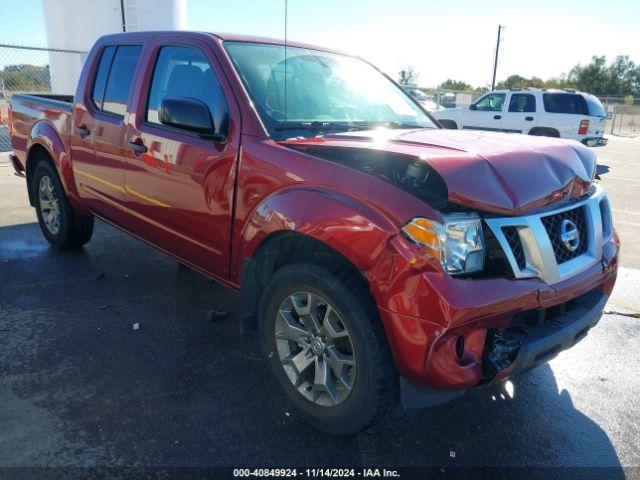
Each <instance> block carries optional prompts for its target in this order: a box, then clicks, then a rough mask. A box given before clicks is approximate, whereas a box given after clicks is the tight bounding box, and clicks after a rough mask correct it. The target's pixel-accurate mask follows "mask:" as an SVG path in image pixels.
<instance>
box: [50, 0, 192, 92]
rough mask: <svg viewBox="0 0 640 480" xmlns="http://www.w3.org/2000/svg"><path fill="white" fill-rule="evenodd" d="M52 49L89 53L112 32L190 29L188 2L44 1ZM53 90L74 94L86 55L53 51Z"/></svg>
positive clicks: (167, 0) (165, 0)
mask: <svg viewBox="0 0 640 480" xmlns="http://www.w3.org/2000/svg"><path fill="white" fill-rule="evenodd" d="M42 8H43V11H44V20H45V28H46V30H47V44H48V46H49V48H55V49H62V50H77V51H88V50H89V49H90V48H91V46H92V45H93V43H94V42H95V41H96V39H97V38H98V37H100V36H102V35H107V34H109V33H118V32H123V31H142V30H183V29H186V28H187V0H91V1H87V0H42ZM49 61H50V72H51V91H52V92H53V93H60V94H73V93H75V88H76V83H77V81H78V77H79V76H80V71H81V69H82V63H83V62H84V55H78V54H72V53H65V52H50V53H49Z"/></svg>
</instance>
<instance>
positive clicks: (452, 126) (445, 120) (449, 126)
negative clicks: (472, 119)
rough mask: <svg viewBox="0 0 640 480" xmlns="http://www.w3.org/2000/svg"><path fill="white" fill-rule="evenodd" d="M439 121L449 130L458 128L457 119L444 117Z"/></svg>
mask: <svg viewBox="0 0 640 480" xmlns="http://www.w3.org/2000/svg"><path fill="white" fill-rule="evenodd" d="M438 123H439V124H440V125H441V126H442V127H443V128H446V129H448V130H457V129H458V123H457V122H456V121H455V120H451V119H448V118H443V119H442V120H438Z"/></svg>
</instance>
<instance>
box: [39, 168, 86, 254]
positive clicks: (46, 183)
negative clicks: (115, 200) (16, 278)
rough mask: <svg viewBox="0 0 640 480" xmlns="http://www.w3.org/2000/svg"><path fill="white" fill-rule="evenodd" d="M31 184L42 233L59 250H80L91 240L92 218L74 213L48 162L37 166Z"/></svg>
mask: <svg viewBox="0 0 640 480" xmlns="http://www.w3.org/2000/svg"><path fill="white" fill-rule="evenodd" d="M32 182H33V183H32V184H31V185H32V188H33V192H34V197H35V207H36V214H37V216H38V223H39V225H40V230H42V234H43V235H44V237H45V238H46V239H47V241H48V242H49V243H50V244H51V245H53V247H54V248H55V249H56V250H67V249H75V248H80V247H81V246H82V245H84V244H85V243H87V242H88V241H89V240H91V235H92V234H93V217H92V216H84V215H80V214H79V213H77V212H76V211H75V210H74V209H73V207H72V206H71V204H70V203H69V199H68V198H67V195H66V193H65V191H64V187H63V186H62V182H61V181H60V177H59V176H58V172H57V171H56V170H55V168H54V167H53V166H52V165H51V164H50V163H49V162H48V161H46V160H41V161H40V162H39V163H38V164H37V165H36V166H35V171H34V174H33V178H32Z"/></svg>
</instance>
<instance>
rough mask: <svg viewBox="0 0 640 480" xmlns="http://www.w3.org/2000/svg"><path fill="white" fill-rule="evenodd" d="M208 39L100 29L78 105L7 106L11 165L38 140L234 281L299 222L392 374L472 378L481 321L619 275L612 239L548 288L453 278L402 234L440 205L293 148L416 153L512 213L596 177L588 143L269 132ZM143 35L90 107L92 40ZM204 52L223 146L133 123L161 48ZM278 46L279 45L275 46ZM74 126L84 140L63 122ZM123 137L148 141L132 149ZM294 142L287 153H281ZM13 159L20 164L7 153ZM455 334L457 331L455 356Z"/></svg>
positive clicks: (451, 380)
mask: <svg viewBox="0 0 640 480" xmlns="http://www.w3.org/2000/svg"><path fill="white" fill-rule="evenodd" d="M224 39H233V40H251V41H264V40H261V39H253V38H248V37H239V36H225V37H220V36H215V35H211V34H204V33H185V32H166V33H132V34H126V35H114V36H109V37H104V38H102V39H101V40H100V41H99V42H98V43H97V44H96V45H95V46H94V48H93V49H92V50H91V52H90V53H89V56H88V58H87V61H86V64H85V65H86V67H85V70H84V71H83V73H82V76H81V78H80V82H79V84H78V88H77V92H76V95H75V100H74V103H73V107H72V108H70V109H69V110H55V109H52V108H51V107H50V106H42V105H39V104H38V102H37V101H32V100H29V101H18V100H17V101H14V103H13V105H12V106H13V122H12V128H13V135H12V142H13V146H14V148H15V152H16V155H17V160H16V162H18V163H19V165H26V166H27V168H28V165H27V157H28V152H29V150H30V149H31V148H33V147H34V145H41V146H42V147H44V148H45V149H46V150H47V151H48V152H49V153H50V155H51V156H52V158H53V160H54V163H55V164H56V167H57V168H58V170H59V171H60V174H61V177H62V179H63V183H64V185H65V188H66V190H67V192H68V194H69V196H70V197H71V199H72V201H73V204H74V206H75V207H76V208H78V209H79V210H81V211H91V212H93V213H94V214H96V215H98V216H100V217H102V218H104V219H106V220H107V221H109V222H111V223H114V224H116V225H117V226H119V227H120V228H122V229H124V230H126V231H128V232H129V233H131V234H132V235H134V236H136V237H138V238H141V239H142V240H145V241H146V242H148V243H150V244H152V245H154V246H155V247H157V248H159V249H161V250H162V251H164V252H166V253H168V254H170V255H172V256H174V257H176V258H179V259H180V260H181V261H183V262H185V263H188V264H190V265H191V266H193V267H194V268H196V269H198V270H200V271H202V272H203V273H206V274H207V275H209V276H211V277H213V278H216V279H218V280H219V281H221V282H223V283H225V284H227V285H229V286H231V287H233V288H239V286H240V284H241V282H242V278H240V276H241V274H240V272H242V266H243V262H244V261H245V259H246V258H250V257H252V256H253V255H255V253H256V252H257V251H258V249H259V248H260V246H261V245H262V244H263V242H265V240H266V239H268V238H269V237H270V236H271V235H274V234H277V233H281V232H283V231H295V232H299V233H301V234H305V235H308V236H311V237H314V238H316V239H317V240H319V241H321V242H323V243H324V244H326V245H328V246H330V247H331V248H333V249H334V250H336V251H337V252H339V253H340V254H342V255H343V256H344V257H345V258H346V259H348V260H349V261H350V262H351V263H352V264H353V265H355V266H356V267H357V268H358V269H359V270H361V271H362V272H363V274H364V275H365V277H366V279H367V280H368V282H369V284H370V286H371V291H372V294H373V297H374V299H375V301H376V303H377V305H378V310H379V313H380V318H381V320H382V323H383V325H384V329H385V331H386V334H387V338H388V341H389V345H390V347H391V351H392V354H393V358H394V361H395V364H396V368H397V371H398V373H399V374H401V375H403V376H405V377H406V378H407V379H409V380H410V381H411V382H412V383H414V384H416V385H422V386H425V387H429V388H435V389H462V388H468V387H471V386H474V385H476V384H477V383H478V382H479V381H480V379H481V375H482V369H481V363H480V362H481V357H482V353H483V348H484V340H485V334H486V329H487V328H488V327H491V328H496V329H503V328H505V327H506V325H507V324H508V322H509V320H510V318H511V316H512V315H513V314H515V313H517V312H520V311H523V310H529V309H534V308H538V307H548V306H551V305H554V304H557V303H561V302H564V301H566V300H567V299H571V298H574V297H576V296H578V295H580V294H582V293H584V292H586V291H589V290H591V289H594V288H600V289H602V290H604V291H606V292H610V291H611V288H612V287H613V283H614V282H615V276H616V268H617V252H618V247H619V245H618V240H617V237H615V236H614V238H613V239H612V240H611V241H609V242H608V243H606V244H605V245H604V255H603V262H602V264H601V265H597V266H595V267H593V268H592V269H591V270H589V271H587V272H584V273H582V274H580V275H578V276H576V277H574V278H572V279H571V280H569V281H566V282H564V283H562V284H560V285H556V286H555V287H550V286H548V285H546V284H545V283H543V282H542V281H541V280H538V279H528V280H509V279H506V278H491V279H481V278H478V279H473V280H472V279H460V278H452V277H450V276H449V275H447V274H445V273H443V271H442V269H441V267H440V266H439V264H438V263H437V262H436V261H435V260H434V259H433V258H430V257H425V255H424V252H423V251H422V250H421V249H419V248H418V247H417V246H415V245H414V244H412V243H410V242H409V241H408V240H406V239H405V238H404V237H403V236H402V235H399V230H400V228H401V227H402V226H403V225H404V224H405V223H406V222H407V221H409V220H410V219H411V218H413V217H416V216H423V217H427V218H430V219H434V220H436V221H440V220H442V214H441V213H440V212H438V211H436V210H434V209H433V208H432V207H430V206H429V205H427V204H425V203H423V202H422V201H420V200H418V199H417V198H415V197H413V196H411V195H409V194H408V193H406V192H403V191H401V190H400V189H398V188H396V187H394V186H392V185H390V184H388V183H386V182H384V181H382V180H380V179H377V178H374V177H373V176H370V175H367V174H365V173H362V172H359V171H356V170H352V169H349V168H347V167H345V166H342V165H339V164H336V163H332V162H329V161H326V160H323V159H320V158H317V157H313V156H311V155H307V154H305V153H304V150H305V148H308V147H310V146H313V147H316V148H323V147H325V148H358V149H374V150H377V151H380V152H392V153H397V154H403V155H410V156H413V157H417V158H421V159H422V160H423V161H425V162H428V163H429V165H431V167H432V168H433V169H435V170H436V172H438V174H439V175H440V176H441V177H442V178H443V179H444V181H445V182H446V184H447V187H448V192H449V200H451V201H453V202H457V203H459V204H462V205H466V206H468V207H470V208H476V209H480V210H483V211H488V212H495V213H499V214H508V215H520V214H523V213H527V212H532V211H536V210H539V209H542V208H545V207H547V206H549V205H551V204H553V205H554V206H559V205H562V204H563V203H567V202H569V201H571V200H573V199H575V198H577V197H580V196H582V195H583V194H584V193H585V192H586V189H587V188H588V186H589V185H590V182H591V178H592V177H593V174H594V169H595V161H594V156H593V153H592V152H591V151H590V150H589V149H587V148H586V147H584V146H582V145H580V144H578V143H575V142H573V143H572V142H566V141H561V140H556V139H542V138H539V137H535V138H534V137H525V136H515V135H513V136H507V135H504V134H487V133H473V132H457V131H448V130H421V131H411V132H408V133H407V132H404V133H403V132H400V134H398V135H396V136H394V137H392V138H386V139H378V138H376V137H375V135H376V134H375V132H358V133H352V134H341V135H330V136H325V137H323V138H313V139H302V140H291V141H289V142H281V143H278V142H274V141H272V140H270V139H269V138H268V137H267V135H266V132H265V131H264V129H263V127H262V124H261V122H260V119H259V117H258V116H257V114H256V112H255V110H254V107H253V105H252V103H251V101H250V99H249V97H248V94H247V92H246V90H245V88H244V86H243V85H242V82H241V81H240V78H239V77H238V74H237V72H236V71H235V69H234V68H233V66H232V64H231V61H230V59H229V58H228V56H227V54H226V52H225V51H224V49H223V48H222V42H223V41H224ZM131 43H137V44H143V45H144V47H143V51H142V55H141V59H140V62H139V67H138V71H137V74H136V77H135V79H134V83H133V87H132V93H131V95H130V98H129V101H128V104H127V114H126V115H125V117H124V118H117V117H113V116H107V115H104V114H101V113H99V112H97V111H95V109H94V108H93V107H92V106H91V102H90V101H89V98H88V95H89V86H90V84H91V82H90V79H91V78H92V77H93V74H94V70H95V64H96V58H97V56H98V54H99V52H100V51H101V49H102V48H104V46H106V45H114V44H131ZM166 43H178V44H188V45H191V46H194V47H196V48H198V49H200V50H201V51H202V52H203V53H204V55H205V56H206V57H207V59H208V61H209V62H210V63H211V66H212V68H213V69H214V71H215V73H216V74H217V76H218V78H219V80H220V82H221V86H222V89H223V91H224V93H225V96H226V98H227V102H228V104H229V108H230V128H229V136H228V140H227V142H226V143H224V144H216V143H212V142H211V141H208V140H203V139H201V138H197V137H194V136H189V135H185V134H181V133H177V132H175V131H169V130H167V129H165V128H161V127H159V126H156V125H150V124H147V123H146V122H144V108H145V105H146V102H147V98H146V97H147V90H148V85H149V82H150V80H151V75H152V70H153V64H154V59H155V56H156V54H157V51H158V48H159V46H160V45H161V44H166ZM275 43H278V42H275ZM80 125H84V126H86V127H87V128H88V129H89V130H90V131H91V135H90V136H88V137H85V138H81V137H80V136H79V135H77V134H76V133H75V131H74V129H73V127H75V126H80ZM129 141H136V142H144V144H145V145H146V146H147V147H148V151H147V152H146V153H145V154H142V155H139V154H134V152H133V151H132V150H131V149H130V148H128V146H127V145H128V142H129ZM292 145H295V146H296V149H293V148H289V147H290V146H292ZM14 163H15V162H14ZM458 335H464V336H465V338H466V349H465V352H464V355H463V357H462V358H461V359H460V358H457V356H456V353H455V342H456V338H457V336H458Z"/></svg>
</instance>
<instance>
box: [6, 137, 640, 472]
mask: <svg viewBox="0 0 640 480" xmlns="http://www.w3.org/2000/svg"><path fill="white" fill-rule="evenodd" d="M597 152H598V156H599V159H600V160H599V163H600V164H601V165H602V167H601V171H603V172H604V170H606V169H607V168H608V172H607V173H602V177H603V183H604V185H605V187H606V188H607V190H608V192H609V195H610V198H611V203H612V206H613V209H614V222H615V224H616V227H617V228H618V231H619V233H620V236H621V238H622V242H623V251H622V257H621V262H622V268H621V270H620V274H619V281H618V285H617V287H616V290H615V293H614V296H613V298H612V299H611V301H610V302H609V304H608V305H607V309H606V311H607V312H608V313H607V314H605V315H604V316H603V318H602V320H601V321H600V323H599V325H598V326H597V327H596V328H594V329H593V330H592V331H591V332H590V333H589V335H588V336H587V337H586V338H585V339H584V340H583V341H582V342H581V343H579V344H578V345H577V346H576V347H574V348H573V349H571V350H569V351H567V352H563V353H562V354H561V355H560V356H558V357H557V358H556V359H554V360H552V361H551V362H550V364H548V365H545V366H542V367H540V368H538V369H536V370H534V371H532V372H529V373H526V374H523V375H521V376H520V377H518V378H516V379H514V380H513V381H511V382H509V383H507V384H503V385H500V386H495V387H484V388H479V389H476V390H473V391H470V392H469V393H467V395H465V396H464V397H462V398H461V399H459V400H456V401H453V402H451V403H449V404H446V405H442V406H438V407H434V408H431V409H425V410H418V411H403V410H401V409H400V408H397V409H395V410H394V411H393V412H392V413H391V414H390V415H388V416H387V417H385V418H384V419H383V420H382V422H380V423H379V424H378V425H376V426H374V427H372V428H370V429H369V430H367V431H365V432H362V433H360V434H358V435H354V436H351V437H332V436H328V435H325V434H322V433H319V432H317V431H316V430H314V429H313V428H311V427H309V426H308V425H307V424H305V423H304V422H303V421H301V420H300V419H298V418H297V417H296V416H295V415H293V414H291V413H290V411H289V407H288V405H287V403H286V401H285V399H284V397H283V395H282V394H281V393H280V391H279V390H278V388H277V386H276V384H275V382H274V381H273V380H272V379H271V377H270V374H269V372H268V371H267V368H266V366H265V364H264V363H263V361H262V360H261V357H260V355H259V350H258V345H257V341H256V340H255V339H247V338H244V337H242V336H240V334H239V330H238V324H237V319H236V312H237V310H238V297H237V295H236V294H234V293H233V292H230V291H229V290H227V289H226V288H224V287H222V286H220V285H218V284H216V283H215V282H213V281H211V280H208V279H206V278H204V277H203V276H201V275H199V274H198V273H195V272H193V271H191V270H189V269H186V268H182V267H180V266H179V265H177V264H176V262H174V261H173V260H171V259H170V258H168V257H166V256H165V255H163V254H162V253H160V252H157V251H155V250H153V249H151V248H149V247H148V246H146V245H145V244H143V243H141V242H139V241H138V240H136V239H134V238H132V237H129V236H127V235H125V234H123V233H121V232H120V231H118V230H116V229H114V228H112V227H110V226H108V225H106V224H104V223H102V222H98V223H97V226H96V231H95V233H94V237H93V239H92V241H91V242H90V243H89V244H88V245H87V246H86V247H85V248H84V249H83V250H81V251H78V252H56V251H54V250H52V249H51V248H49V246H48V244H47V243H46V242H45V240H44V239H43V237H42V235H41V233H40V231H39V228H38V226H37V223H36V217H35V213H34V211H33V209H31V208H30V207H29V206H28V202H27V197H26V188H25V185H24V180H22V179H20V178H18V177H15V176H13V173H12V169H11V167H10V166H9V165H8V164H7V163H5V162H3V161H2V158H1V157H0V373H1V375H0V478H9V477H8V476H7V473H6V472H7V470H3V469H2V467H5V468H6V467H45V466H49V467H52V466H53V467H106V466H109V467H113V466H115V467H118V466H129V467H210V466H241V467H269V466H271V467H297V468H301V467H307V466H317V467H320V466H327V467H341V466H371V467H380V468H382V467H385V466H386V467H401V466H430V467H435V468H436V471H437V472H440V473H441V474H442V475H446V474H447V472H455V471H456V470H455V468H456V467H511V468H514V467H515V468H536V469H538V470H535V471H536V472H538V473H539V472H540V471H542V475H543V476H542V477H540V478H573V477H572V475H573V474H574V473H576V472H579V476H580V478H603V479H604V478H606V479H611V478H625V476H626V478H637V477H638V474H639V471H640V400H639V396H638V392H640V375H639V374H638V365H639V364H640V348H638V340H639V339H640V324H639V321H640V320H638V318H634V314H637V313H639V312H640V298H639V297H640V270H638V269H640V241H639V240H638V235H639V234H640V208H639V207H640V200H638V195H637V192H638V188H639V187H640V139H624V138H615V137H614V138H612V139H611V141H610V144H609V145H608V146H607V147H604V148H599V149H597ZM220 309H222V310H228V311H229V314H228V315H227V316H226V317H223V318H215V319H212V311H213V310H220ZM214 317H215V316H214ZM136 324H137V327H138V328H137V329H135V328H134V326H135V325H136ZM549 467H552V468H555V469H560V470H554V469H551V470H545V469H547V468H549ZM575 467H582V468H586V470H580V471H578V470H575ZM632 467H635V468H632ZM540 469H542V470H540ZM562 469H569V470H562ZM526 471H528V470H525V472H526ZM531 472H532V473H531V476H533V472H534V470H531ZM446 478H455V475H449V477H446Z"/></svg>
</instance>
